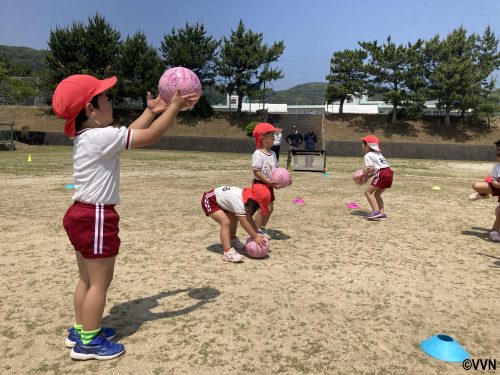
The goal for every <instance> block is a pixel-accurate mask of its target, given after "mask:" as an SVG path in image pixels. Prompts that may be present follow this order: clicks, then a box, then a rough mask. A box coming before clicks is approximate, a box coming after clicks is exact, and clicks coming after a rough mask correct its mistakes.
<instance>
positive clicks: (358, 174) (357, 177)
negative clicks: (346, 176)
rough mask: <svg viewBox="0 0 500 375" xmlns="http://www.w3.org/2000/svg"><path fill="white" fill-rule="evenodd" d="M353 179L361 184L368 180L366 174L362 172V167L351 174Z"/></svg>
mask: <svg viewBox="0 0 500 375" xmlns="http://www.w3.org/2000/svg"><path fill="white" fill-rule="evenodd" d="M352 179H353V181H354V182H355V183H356V184H358V185H363V184H365V183H366V181H368V176H366V175H364V174H363V170H362V169H358V170H357V171H356V172H354V173H353V174H352Z"/></svg>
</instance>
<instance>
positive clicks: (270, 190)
mask: <svg viewBox="0 0 500 375" xmlns="http://www.w3.org/2000/svg"><path fill="white" fill-rule="evenodd" d="M254 184H262V185H264V186H267V188H268V189H269V192H270V193H271V202H274V200H275V198H274V188H273V187H272V186H269V185H268V184H265V183H263V182H262V181H261V180H253V182H252V186H253V185H254Z"/></svg>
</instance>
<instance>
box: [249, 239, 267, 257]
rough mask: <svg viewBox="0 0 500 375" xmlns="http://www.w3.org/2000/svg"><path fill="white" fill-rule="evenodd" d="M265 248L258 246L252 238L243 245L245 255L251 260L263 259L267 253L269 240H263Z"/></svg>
mask: <svg viewBox="0 0 500 375" xmlns="http://www.w3.org/2000/svg"><path fill="white" fill-rule="evenodd" d="M265 241H266V244H265V246H258V245H257V243H256V242H255V240H254V239H253V238H252V237H249V238H248V240H247V243H246V244H245V249H246V251H247V254H248V255H250V256H251V257H252V258H264V257H265V256H266V255H267V253H269V247H270V245H271V244H270V243H269V240H267V239H266V240H265Z"/></svg>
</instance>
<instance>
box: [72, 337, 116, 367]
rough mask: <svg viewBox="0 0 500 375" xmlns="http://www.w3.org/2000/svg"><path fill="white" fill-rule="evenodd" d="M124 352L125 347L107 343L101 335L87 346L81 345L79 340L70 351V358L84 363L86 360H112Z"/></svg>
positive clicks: (111, 342) (110, 342)
mask: <svg viewBox="0 0 500 375" xmlns="http://www.w3.org/2000/svg"><path fill="white" fill-rule="evenodd" d="M124 352H125V346H123V344H119V343H116V342H113V341H108V340H106V338H105V337H104V336H103V335H98V336H96V337H94V339H93V340H92V341H91V342H89V343H88V344H87V345H85V344H83V343H82V341H81V340H80V339H78V341H77V342H76V345H75V346H74V348H73V349H71V353H70V356H71V358H73V359H77V360H80V361H86V360H88V359H98V360H101V361H102V360H107V359H113V358H116V357H118V356H120V355H122V354H123V353H124Z"/></svg>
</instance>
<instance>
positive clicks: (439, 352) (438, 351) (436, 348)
mask: <svg viewBox="0 0 500 375" xmlns="http://www.w3.org/2000/svg"><path fill="white" fill-rule="evenodd" d="M420 349H422V350H423V351H424V353H426V354H427V355H430V356H431V357H434V358H437V359H439V360H441V361H445V362H463V361H464V360H465V359H467V358H469V353H467V351H466V350H465V349H464V348H462V346H461V345H460V344H459V343H458V342H456V341H455V340H454V339H453V338H452V337H451V336H448V335H442V334H439V335H435V336H431V337H429V338H428V339H426V340H424V341H422V343H421V344H420Z"/></svg>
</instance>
